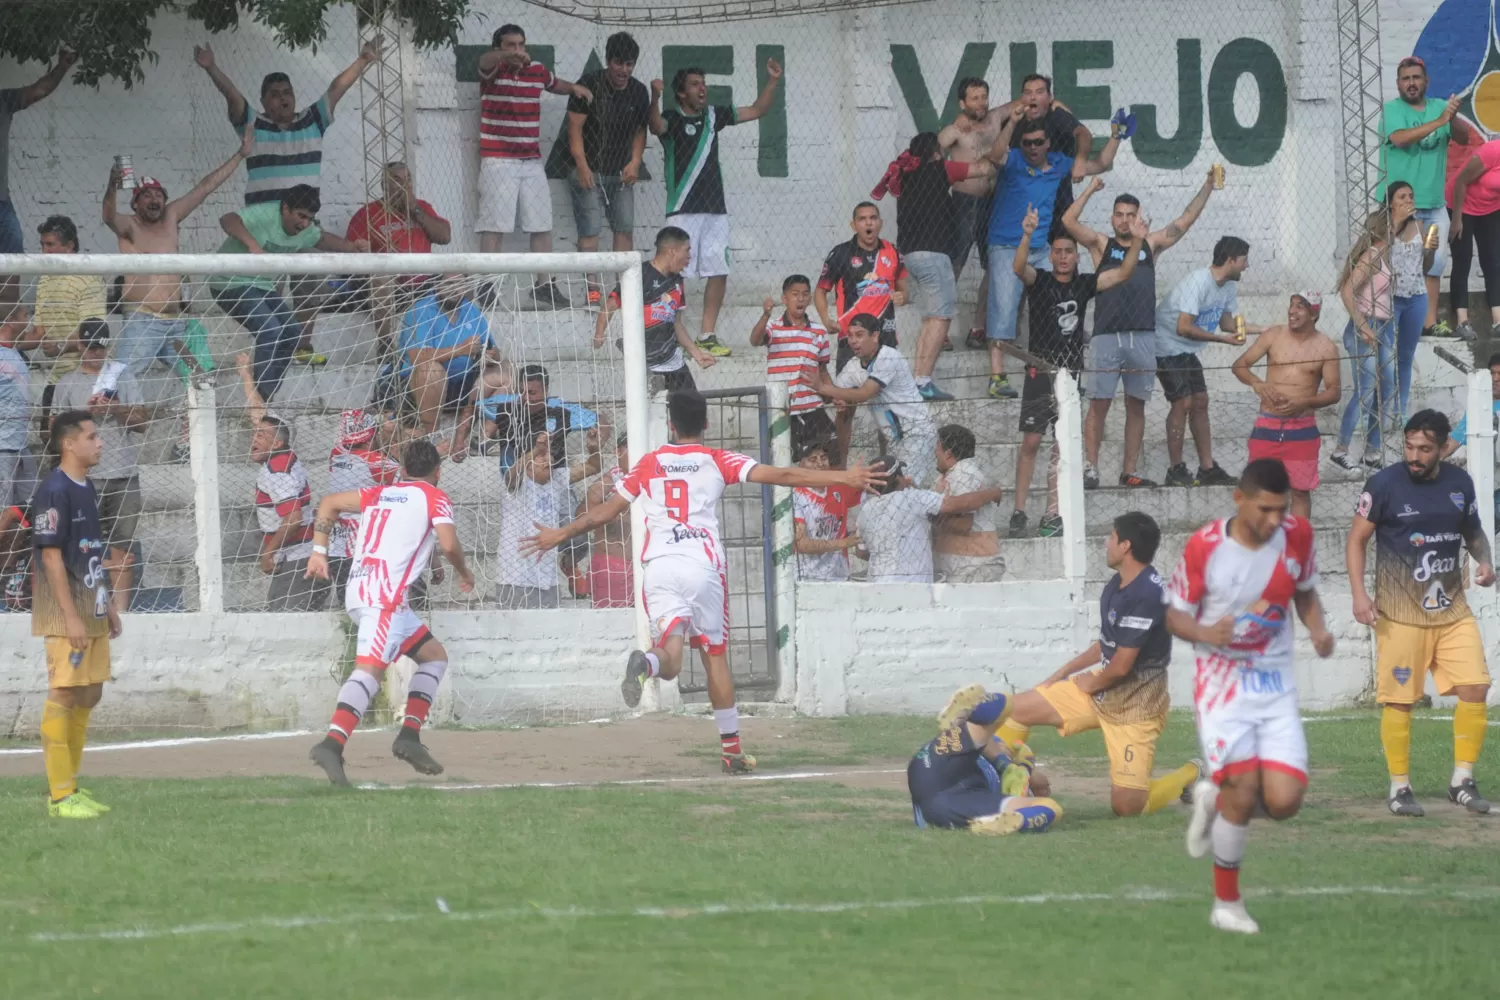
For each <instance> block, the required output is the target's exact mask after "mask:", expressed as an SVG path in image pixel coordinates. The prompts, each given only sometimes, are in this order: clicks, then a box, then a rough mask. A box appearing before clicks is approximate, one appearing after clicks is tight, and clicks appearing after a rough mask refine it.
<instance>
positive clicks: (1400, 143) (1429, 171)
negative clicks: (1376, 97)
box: [1377, 56, 1469, 337]
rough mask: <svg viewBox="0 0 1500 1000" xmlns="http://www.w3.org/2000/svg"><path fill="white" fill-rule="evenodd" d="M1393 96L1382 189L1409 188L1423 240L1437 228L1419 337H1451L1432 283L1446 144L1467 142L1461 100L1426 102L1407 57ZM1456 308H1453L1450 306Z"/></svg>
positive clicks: (1438, 269) (1442, 259)
mask: <svg viewBox="0 0 1500 1000" xmlns="http://www.w3.org/2000/svg"><path fill="white" fill-rule="evenodd" d="M1396 90H1397V91H1398V92H1399V93H1400V95H1401V96H1400V97H1398V98H1396V99H1395V100H1393V101H1386V102H1385V115H1384V120H1383V121H1382V123H1381V127H1380V132H1381V136H1382V142H1381V144H1380V172H1381V175H1382V176H1383V177H1384V180H1383V181H1382V182H1381V190H1380V191H1379V192H1377V196H1378V197H1380V198H1382V199H1383V198H1384V197H1385V188H1386V186H1387V185H1390V184H1392V183H1394V182H1396V181H1406V182H1407V183H1408V184H1410V185H1411V186H1412V193H1413V194H1414V195H1415V196H1416V199H1417V219H1418V220H1419V221H1420V222H1421V224H1422V232H1423V233H1424V234H1425V233H1426V232H1427V230H1428V228H1429V227H1431V226H1434V225H1435V226H1437V227H1438V245H1437V253H1436V254H1435V255H1434V256H1433V260H1432V267H1431V268H1429V269H1428V271H1427V319H1426V320H1425V321H1424V322H1423V324H1422V335H1423V336H1424V337H1425V336H1428V335H1432V334H1435V335H1437V336H1440V337H1451V336H1453V329H1452V327H1450V326H1449V325H1448V323H1447V321H1446V320H1445V321H1443V322H1442V323H1441V324H1439V323H1438V279H1439V278H1441V277H1442V275H1443V269H1444V268H1445V267H1447V265H1448V212H1447V208H1446V206H1445V204H1444V200H1443V186H1444V182H1445V181H1446V180H1447V173H1448V143H1449V141H1450V140H1456V141H1458V142H1467V141H1468V137H1469V127H1468V126H1467V125H1466V124H1464V120H1463V119H1462V118H1458V117H1456V115H1457V114H1458V106H1459V103H1460V102H1461V101H1462V99H1463V95H1461V94H1454V95H1453V96H1451V97H1449V98H1448V100H1447V101H1446V102H1443V101H1429V100H1428V99H1427V64H1426V63H1424V62H1423V61H1422V60H1421V59H1419V58H1418V57H1416V56H1407V57H1406V58H1405V59H1402V60H1401V62H1400V63H1399V64H1398V65H1397V66H1396ZM1455 304H1458V303H1455Z"/></svg>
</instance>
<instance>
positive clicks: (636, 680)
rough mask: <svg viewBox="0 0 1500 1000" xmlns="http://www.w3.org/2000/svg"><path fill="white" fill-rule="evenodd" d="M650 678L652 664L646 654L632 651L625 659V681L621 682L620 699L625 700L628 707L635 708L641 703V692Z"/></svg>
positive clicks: (636, 650)
mask: <svg viewBox="0 0 1500 1000" xmlns="http://www.w3.org/2000/svg"><path fill="white" fill-rule="evenodd" d="M650 678H651V663H650V661H648V660H647V659H646V654H645V653H643V652H641V651H640V650H639V649H632V650H631V651H630V655H629V656H628V657H626V658H625V679H624V680H622V681H621V682H620V697H621V698H624V699H625V705H626V707H628V708H635V707H636V706H638V705H639V704H640V703H641V692H642V691H643V690H645V687H646V681H648V680H650Z"/></svg>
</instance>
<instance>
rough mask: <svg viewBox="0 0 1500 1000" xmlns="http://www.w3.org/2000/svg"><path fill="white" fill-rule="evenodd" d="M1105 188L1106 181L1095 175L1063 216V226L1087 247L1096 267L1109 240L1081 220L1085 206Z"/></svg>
mask: <svg viewBox="0 0 1500 1000" xmlns="http://www.w3.org/2000/svg"><path fill="white" fill-rule="evenodd" d="M1103 190H1104V182H1103V181H1101V180H1100V179H1099V178H1097V177H1095V178H1094V179H1093V180H1091V181H1089V186H1088V187H1086V188H1084V189H1083V193H1082V194H1080V195H1079V196H1078V197H1077V198H1076V199H1075V200H1074V202H1073V204H1071V205H1069V206H1068V210H1067V211H1066V212H1064V213H1063V217H1062V224H1063V228H1064V229H1066V230H1067V231H1068V235H1069V236H1071V237H1073V239H1074V240H1075V241H1076V242H1077V243H1078V245H1079V246H1081V247H1085V248H1086V249H1087V250H1088V252H1089V253H1090V254H1091V255H1092V256H1093V258H1094V266H1095V267H1096V268H1097V267H1098V266H1099V258H1100V257H1101V256H1103V254H1104V246H1105V243H1107V242H1108V241H1107V240H1105V238H1104V237H1103V236H1101V235H1099V234H1098V233H1096V232H1094V231H1093V230H1092V229H1090V228H1089V227H1088V226H1085V225H1084V224H1083V222H1082V221H1081V220H1082V219H1083V209H1084V206H1086V205H1087V204H1088V203H1089V199H1090V198H1092V197H1093V196H1094V195H1096V194H1098V193H1099V192H1100V191H1103Z"/></svg>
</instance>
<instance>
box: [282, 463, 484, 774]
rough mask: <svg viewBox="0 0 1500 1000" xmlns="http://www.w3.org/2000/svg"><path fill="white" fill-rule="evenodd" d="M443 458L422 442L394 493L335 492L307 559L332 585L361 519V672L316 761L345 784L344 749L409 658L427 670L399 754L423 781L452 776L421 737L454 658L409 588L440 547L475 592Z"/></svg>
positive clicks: (353, 585)
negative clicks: (331, 554) (342, 529)
mask: <svg viewBox="0 0 1500 1000" xmlns="http://www.w3.org/2000/svg"><path fill="white" fill-rule="evenodd" d="M442 461H443V459H442V456H441V455H440V454H438V450H437V448H436V447H435V446H434V445H433V444H432V442H430V441H427V440H425V439H418V440H416V441H413V442H411V443H410V444H408V445H407V446H406V450H405V452H404V453H403V454H402V463H401V464H402V471H403V472H404V474H405V478H403V479H400V480H398V481H397V482H394V483H391V484H390V485H387V486H379V485H377V486H369V487H366V488H365V489H362V490H349V491H346V492H344V493H332V494H329V495H328V496H326V497H324V498H323V502H322V503H320V504H318V518H317V521H316V522H315V523H314V525H313V550H312V555H311V556H310V557H308V562H307V575H308V577H310V578H317V579H320V580H326V579H328V534H329V532H331V531H332V530H333V528H334V524H335V520H334V519H335V518H336V517H337V515H339V514H340V513H343V512H347V511H359V514H360V517H359V529H358V532H357V534H356V537H355V548H354V567H353V569H352V570H351V571H350V573H349V585H348V589H347V590H346V591H345V595H344V607H345V609H346V610H347V611H348V612H349V617H350V618H352V619H354V622H355V625H356V626H357V627H358V637H357V639H356V640H355V658H354V672H353V673H352V674H350V675H349V679H348V680H347V681H345V682H344V686H343V687H342V688H340V689H339V695H338V705H337V707H336V708H335V710H334V713H333V721H332V722H331V723H329V726H328V735H327V736H325V737H324V738H323V740H322V742H320V743H318V745H317V746H315V747H313V749H312V754H311V757H312V760H313V763H315V764H317V765H318V766H319V767H321V768H322V769H323V771H324V772H325V773H326V774H327V775H328V779H329V780H330V781H332V782H333V783H334V784H335V785H347V784H348V783H349V779H348V778H347V777H345V776H344V744H345V742H347V741H348V739H349V737H350V736H351V735H353V733H354V728H355V727H356V726H358V725H359V720H360V717H361V716H363V715H364V713H365V710H366V709H368V708H369V707H370V702H371V701H373V700H374V698H375V696H376V695H377V694H379V693H380V682H381V680H382V679H383V678H384V676H385V668H386V667H388V666H390V665H391V664H392V663H394V662H395V661H396V660H397V659H398V658H399V657H402V656H410V657H411V658H412V659H413V660H415V661H416V664H417V670H416V673H414V674H413V675H412V679H411V689H410V690H409V691H408V692H407V696H406V717H405V719H403V720H402V724H401V730H400V732H399V733H398V734H397V736H396V742H395V743H393V744H392V745H391V752H392V753H393V754H395V755H396V756H397V757H398V758H400V759H401V760H404V761H406V762H407V763H408V764H410V765H411V766H412V767H414V768H416V769H417V770H418V771H419V772H421V773H422V774H442V773H443V765H441V764H439V763H438V762H437V761H436V760H435V759H434V758H433V756H432V754H430V753H428V752H427V748H426V747H424V746H423V745H422V742H421V740H420V739H419V738H418V734H419V733H420V732H421V729H422V724H423V723H424V722H426V721H427V713H428V712H429V711H431V709H432V701H433V699H434V698H435V697H436V696H437V690H438V684H439V683H441V682H442V679H443V674H445V673H446V672H447V670H448V652H447V650H445V649H444V648H443V644H442V643H440V642H438V641H437V639H436V638H434V637H433V634H432V632H430V631H429V630H428V628H427V626H426V625H424V624H423V623H422V620H421V619H420V618H418V617H417V615H416V613H415V612H414V611H412V609H411V605H410V604H408V603H407V590H408V588H409V587H410V586H411V584H412V583H413V582H414V581H415V580H416V579H417V577H418V576H420V575H421V573H422V570H423V569H424V568H425V567H426V566H427V564H428V562H429V561H430V560H431V559H432V550H433V547H434V546H436V547H437V548H438V549H440V550H441V551H442V553H443V555H444V556H446V557H447V559H448V562H450V563H452V565H453V568H454V569H455V570H457V571H458V579H459V589H460V590H462V591H463V592H464V593H466V594H467V593H468V592H469V591H471V590H473V589H474V574H473V573H471V572H469V567H468V564H467V563H465V562H464V550H463V546H462V545H461V544H460V543H459V541H458V530H457V529H456V528H455V527H454V525H453V505H452V503H451V502H450V501H449V499H448V494H446V493H444V492H443V491H442V490H440V489H438V486H437V482H438V472H439V470H440V469H441V467H442Z"/></svg>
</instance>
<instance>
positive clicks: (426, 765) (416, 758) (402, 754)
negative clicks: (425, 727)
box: [391, 726, 443, 774]
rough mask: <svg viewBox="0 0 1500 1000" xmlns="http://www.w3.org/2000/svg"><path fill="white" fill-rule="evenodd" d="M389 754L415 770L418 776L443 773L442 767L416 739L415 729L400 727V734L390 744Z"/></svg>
mask: <svg viewBox="0 0 1500 1000" xmlns="http://www.w3.org/2000/svg"><path fill="white" fill-rule="evenodd" d="M391 753H392V754H394V755H395V756H396V759H397V760H404V761H406V762H407V763H408V764H410V765H411V766H412V767H414V768H416V770H417V773H418V774H442V773H443V765H441V764H439V763H438V762H437V758H435V757H433V756H432V754H430V753H428V752H427V748H426V747H424V746H423V745H422V741H421V740H420V739H418V738H417V731H416V730H415V729H408V728H407V727H405V726H402V727H401V732H399V733H397V734H396V740H395V742H393V743H392V744H391Z"/></svg>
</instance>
